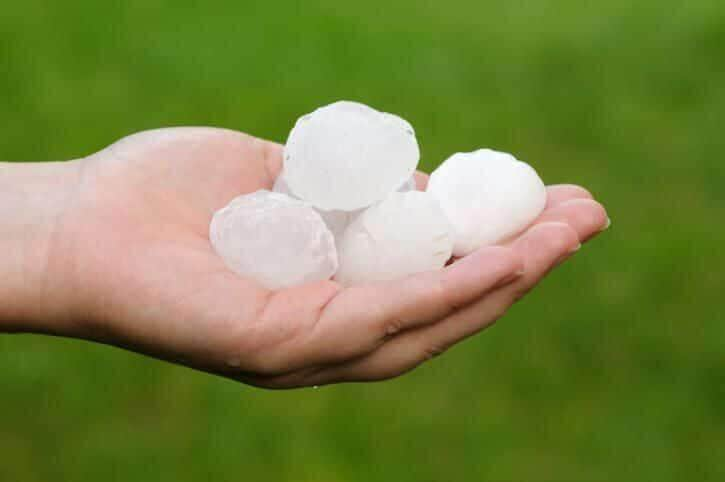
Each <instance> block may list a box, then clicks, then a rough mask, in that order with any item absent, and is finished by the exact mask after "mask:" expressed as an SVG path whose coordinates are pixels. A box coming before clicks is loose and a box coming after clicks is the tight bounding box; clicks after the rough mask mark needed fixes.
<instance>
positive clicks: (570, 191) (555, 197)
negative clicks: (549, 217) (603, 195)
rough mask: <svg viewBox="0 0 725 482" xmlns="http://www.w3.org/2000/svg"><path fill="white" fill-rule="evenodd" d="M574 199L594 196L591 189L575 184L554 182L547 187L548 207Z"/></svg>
mask: <svg viewBox="0 0 725 482" xmlns="http://www.w3.org/2000/svg"><path fill="white" fill-rule="evenodd" d="M572 199H593V197H592V195H591V194H590V193H589V191H587V190H586V189H584V188H583V187H581V186H576V185H574V184H553V185H551V186H547V187H546V209H548V208H551V207H554V206H558V205H559V204H561V203H563V202H566V201H570V200H572Z"/></svg>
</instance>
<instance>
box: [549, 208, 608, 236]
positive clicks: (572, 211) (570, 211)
mask: <svg viewBox="0 0 725 482" xmlns="http://www.w3.org/2000/svg"><path fill="white" fill-rule="evenodd" d="M547 222H564V223H567V224H569V225H570V226H571V227H572V228H574V230H575V231H576V232H577V236H579V241H580V242H581V243H584V242H586V241H588V240H589V239H591V238H592V237H593V236H595V235H596V234H598V233H600V232H601V231H603V230H604V229H606V228H607V227H608V225H609V217H608V216H607V212H606V211H605V209H604V206H602V205H601V204H599V203H598V202H596V201H594V200H591V199H572V200H568V201H564V202H562V203H560V204H558V205H556V206H554V207H552V208H550V209H546V210H545V211H544V212H543V213H542V214H541V216H540V217H539V219H538V220H537V223H547Z"/></svg>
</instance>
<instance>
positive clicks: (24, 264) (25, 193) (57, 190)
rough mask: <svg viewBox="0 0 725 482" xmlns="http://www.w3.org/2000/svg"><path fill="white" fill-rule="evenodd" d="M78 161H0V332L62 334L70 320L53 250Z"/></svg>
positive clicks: (76, 177) (76, 178) (73, 188)
mask: <svg viewBox="0 0 725 482" xmlns="http://www.w3.org/2000/svg"><path fill="white" fill-rule="evenodd" d="M81 164H82V161H69V162H52V163H0V332H2V331H12V332H43V333H54V334H64V333H65V331H66V327H67V325H68V323H70V322H72V319H71V313H70V311H69V307H70V306H71V303H69V300H68V299H67V296H68V294H69V293H68V289H67V288H66V287H64V284H65V279H64V275H63V274H62V265H63V263H62V261H60V262H59V260H58V259H57V258H58V256H57V255H56V254H57V244H58V243H60V244H62V240H60V239H59V238H61V237H62V226H63V221H64V218H65V217H66V215H67V212H68V210H69V208H70V207H71V205H72V202H73V196H74V194H75V193H76V192H77V189H78V184H79V179H80V168H81ZM61 256H62V255H61Z"/></svg>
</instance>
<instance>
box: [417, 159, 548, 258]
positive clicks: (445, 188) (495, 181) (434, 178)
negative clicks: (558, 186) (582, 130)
mask: <svg viewBox="0 0 725 482" xmlns="http://www.w3.org/2000/svg"><path fill="white" fill-rule="evenodd" d="M427 191H428V192H429V193H430V194H432V195H433V196H434V197H435V198H436V199H438V201H439V202H440V205H441V207H442V208H443V211H444V212H445V214H446V215H447V216H448V219H449V220H450V222H451V224H452V226H453V232H454V245H453V254H454V255H456V256H464V255H466V254H469V253H471V252H472V251H474V250H475V249H476V248H479V247H481V246H485V245H490V244H496V243H499V242H501V241H504V240H506V239H507V238H510V237H511V236H513V235H515V234H518V233H519V232H521V231H523V230H524V229H526V227H528V226H529V225H530V224H531V223H532V222H533V221H534V220H535V219H536V217H538V216H539V214H541V212H542V210H543V209H544V206H545V204H546V187H545V186H544V183H543V182H542V181H541V179H540V178H539V176H538V174H537V173H536V171H535V170H534V169H533V168H532V167H531V166H529V165H528V164H526V163H525V162H521V161H518V160H517V159H516V158H515V157H514V156H512V155H511V154H507V153H504V152H498V151H493V150H490V149H480V150H477V151H474V152H469V153H460V152H459V153H456V154H454V155H452V156H451V157H449V158H448V159H446V161H445V162H443V164H441V165H440V166H439V167H438V168H437V169H436V170H435V171H434V172H433V174H431V176H430V180H429V182H428V189H427Z"/></svg>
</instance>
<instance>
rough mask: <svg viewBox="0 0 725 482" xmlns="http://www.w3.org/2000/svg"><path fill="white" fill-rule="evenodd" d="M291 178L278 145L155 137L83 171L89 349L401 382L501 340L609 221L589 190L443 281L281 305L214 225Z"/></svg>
mask: <svg viewBox="0 0 725 482" xmlns="http://www.w3.org/2000/svg"><path fill="white" fill-rule="evenodd" d="M280 167H281V146H279V145H278V144H275V143H271V142H267V141H263V140H260V139H255V138H253V137H250V136H247V135H244V134H241V133H238V132H234V131H229V130H223V129H212V128H175V129H162V130H156V131H148V132H143V133H140V134H135V135H133V136H130V137H127V138H124V139H122V140H121V141H119V142H117V143H115V144H113V145H111V146H109V147H108V148H106V149H104V150H102V151H100V152H98V153H96V154H94V155H92V156H89V157H88V158H86V159H84V160H82V161H81V173H82V175H81V180H80V182H79V187H78V189H77V192H76V195H75V196H74V200H73V203H72V205H71V206H70V207H69V209H68V210H67V212H66V213H65V215H64V217H63V219H62V223H61V224H60V226H59V230H60V231H61V235H60V236H59V239H62V242H61V243H59V244H58V246H57V248H56V251H55V253H54V257H55V259H57V260H61V261H58V263H60V264H62V265H63V269H64V272H66V273H68V275H67V276H66V279H67V286H68V289H69V291H72V292H73V299H74V303H73V307H72V315H73V316H74V317H77V318H78V319H79V320H81V322H80V323H79V326H81V327H82V328H81V330H80V331H79V333H78V336H82V337H85V338H88V339H92V340H95V341H101V342H104V343H109V344H114V345H117V346H122V347H125V348H129V349H132V350H135V351H139V352H142V353H146V354H149V355H152V356H155V357H158V358H162V359H166V360H170V361H174V362H177V363H182V364H185V365H188V366H191V367H194V368H197V369H201V370H205V371H209V372H213V373H217V374H221V375H224V376H228V377H231V378H235V379H238V380H241V381H244V382H246V383H250V384H254V385H258V386H265V387H270V388H285V387H296V386H305V385H320V384H326V383H335V382H343V381H364V380H380V379H385V378H390V377H394V376H397V375H400V374H402V373H404V372H406V371H408V370H410V369H412V368H414V367H415V366H417V365H419V364H420V363H422V362H423V361H425V360H426V359H428V358H430V357H431V356H434V355H436V354H439V353H441V352H443V351H444V350H445V349H447V348H448V347H450V346H452V345H453V344H455V343H456V342H458V341H460V340H462V339H464V338H466V337H468V336H470V335H472V334H475V333H477V332H478V331H480V330H481V329H483V328H485V327H486V326H488V325H490V324H491V323H492V322H494V321H495V320H496V319H497V318H499V317H500V316H501V315H502V314H503V313H504V312H505V311H506V309H507V308H508V307H509V306H510V305H511V304H513V303H514V302H515V301H516V300H517V299H518V298H520V297H521V296H522V295H523V294H525V293H526V292H527V291H528V290H529V289H531V288H532V287H533V286H534V285H535V284H536V283H537V282H538V281H539V280H540V279H541V278H542V277H543V276H544V275H545V274H546V273H547V272H548V271H549V270H550V269H551V268H552V267H553V266H555V265H556V264H557V263H558V262H560V261H561V260H563V259H565V258H566V257H568V256H569V255H570V254H571V253H573V252H574V251H575V250H576V249H577V248H578V246H579V245H580V243H581V242H583V241H586V240H588V239H589V238H590V237H592V236H593V235H594V234H596V233H597V232H599V231H601V230H602V229H603V227H604V225H605V223H606V219H607V218H606V213H605V212H604V209H603V208H602V207H601V205H599V204H598V203H596V202H595V201H593V200H592V199H591V196H590V195H589V193H588V192H587V191H585V190H584V189H582V188H577V187H575V186H554V187H550V188H549V205H548V206H547V209H546V210H545V212H544V213H543V214H542V216H541V217H540V219H539V220H538V221H537V223H536V224H535V225H534V226H533V227H531V228H530V229H529V230H528V231H527V232H526V233H524V234H523V235H521V236H520V237H518V238H517V239H515V240H513V241H511V242H509V243H508V244H507V245H506V246H497V247H487V248H482V249H480V250H479V251H477V252H476V253H474V254H472V255H470V256H467V257H466V258H463V259H461V260H459V261H457V262H455V263H453V264H452V265H450V266H448V267H447V268H445V269H443V270H439V271H436V272H427V273H421V274H417V275H413V276H409V277H407V278H405V279H401V280H396V281H393V282H380V283H370V284H364V285H360V286H355V287H352V288H347V289H343V288H341V287H340V286H339V285H338V284H337V283H335V282H333V281H321V282H316V283H309V284H305V285H301V286H297V287H293V288H287V289H283V290H279V291H269V290H267V289H265V288H263V287H262V286H260V285H258V284H256V283H255V282H253V281H251V280H248V279H245V278H242V277H240V276H238V275H236V274H234V273H233V272H231V271H229V270H228V269H227V268H226V266H225V265H224V263H223V262H222V260H221V259H220V258H219V257H218V256H217V255H216V254H215V253H214V250H213V249H212V247H211V244H210V242H209V238H208V226H209V222H210V220H211V217H212V214H213V213H214V211H216V210H217V209H219V208H221V207H223V206H224V205H225V204H227V203H228V202H229V201H230V200H231V199H232V198H234V197H236V196H238V195H239V194H242V193H247V192H252V191H255V190H257V189H264V188H266V189H270V188H271V186H272V184H273V182H274V179H275V177H276V175H277V174H278V172H279V170H280ZM419 182H420V183H421V184H423V183H425V176H424V175H421V176H420V179H419ZM270 255H273V253H270Z"/></svg>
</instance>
